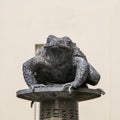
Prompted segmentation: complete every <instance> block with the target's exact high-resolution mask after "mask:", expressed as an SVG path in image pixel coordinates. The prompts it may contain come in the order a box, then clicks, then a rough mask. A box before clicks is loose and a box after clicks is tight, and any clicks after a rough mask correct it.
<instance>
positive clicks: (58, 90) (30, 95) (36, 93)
mask: <svg viewBox="0 0 120 120" xmlns="http://www.w3.org/2000/svg"><path fill="white" fill-rule="evenodd" d="M101 94H103V91H102V90H101V89H89V88H77V89H73V91H72V93H71V94H70V93H69V91H68V90H62V86H61V85H59V86H46V87H40V88H35V89H34V90H33V89H23V90H19V91H17V93H16V95H17V97H18V98H22V99H25V100H30V101H37V102H40V101H46V100H56V99H57V100H75V101H79V102H80V101H85V100H90V99H94V98H98V97H100V96H101Z"/></svg>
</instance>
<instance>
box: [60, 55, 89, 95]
mask: <svg viewBox="0 0 120 120" xmlns="http://www.w3.org/2000/svg"><path fill="white" fill-rule="evenodd" d="M74 65H75V67H76V73H75V79H74V81H72V82H70V83H66V84H64V85H63V87H62V89H63V90H65V89H66V88H68V91H69V93H71V92H72V88H78V87H80V86H82V85H83V84H84V83H85V81H86V78H87V76H88V73H89V64H88V62H87V61H86V60H85V59H83V58H80V57H75V59H74Z"/></svg>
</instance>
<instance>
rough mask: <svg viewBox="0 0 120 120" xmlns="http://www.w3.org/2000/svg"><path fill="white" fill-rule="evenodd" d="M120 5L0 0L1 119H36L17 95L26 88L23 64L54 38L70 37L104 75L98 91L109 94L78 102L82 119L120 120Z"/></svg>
mask: <svg viewBox="0 0 120 120" xmlns="http://www.w3.org/2000/svg"><path fill="white" fill-rule="evenodd" d="M119 6H120V1H119V0H84V1H83V0H0V82H1V85H0V119H1V120H21V119H24V120H35V118H34V113H35V110H34V108H32V109H31V108H30V102H29V101H26V100H22V99H18V98H16V91H17V90H20V89H24V88H27V86H26V84H25V82H24V79H23V75H22V64H23V63H24V62H25V61H26V60H28V59H30V58H31V57H33V56H34V55H35V45H36V44H44V43H45V42H46V38H47V37H48V35H50V34H53V35H55V36H58V37H63V36H69V37H70V38H71V39H72V40H73V41H74V42H75V43H77V46H79V47H80V49H81V50H82V51H83V52H84V53H85V55H86V56H87V59H88V61H89V62H90V63H91V64H92V65H93V66H94V67H95V68H96V69H97V71H98V72H99V73H100V74H101V81H100V82H99V84H98V85H97V86H95V87H94V88H102V89H104V91H105V92H106V94H105V95H104V96H102V97H100V98H98V99H94V100H90V101H85V102H81V103H79V118H80V120H119V119H120V112H119V107H120V95H119V91H120V85H119V84H120V81H119V68H120V62H119V60H120V54H119V50H120V47H119V44H120V33H119V32H120V7H119Z"/></svg>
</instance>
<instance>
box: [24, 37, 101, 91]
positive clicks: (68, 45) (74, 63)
mask: <svg viewBox="0 0 120 120" xmlns="http://www.w3.org/2000/svg"><path fill="white" fill-rule="evenodd" d="M23 75H24V78H25V81H26V83H27V85H28V86H29V87H30V88H34V87H36V86H37V87H38V86H45V85H49V84H63V88H62V89H66V88H68V89H69V92H71V89H72V88H78V87H85V86H87V84H90V85H96V84H97V83H98V82H99V79H100V75H99V73H98V72H97V71H96V70H95V68H94V67H93V66H92V65H91V64H90V63H88V61H87V59H86V57H85V55H84V54H83V53H82V52H81V51H80V49H79V48H78V47H77V46H76V44H75V43H73V42H72V40H71V39H70V38H69V37H62V38H58V37H56V36H53V35H50V36H49V37H48V38H47V42H46V44H45V45H44V46H43V47H42V48H40V50H39V51H38V53H37V55H36V56H35V57H33V58H31V59H30V60H28V61H27V62H25V63H24V64H23Z"/></svg>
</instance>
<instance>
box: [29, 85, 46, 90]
mask: <svg viewBox="0 0 120 120" xmlns="http://www.w3.org/2000/svg"><path fill="white" fill-rule="evenodd" d="M40 87H46V85H44V84H35V85H31V86H30V89H32V91H33V92H34V90H35V88H40Z"/></svg>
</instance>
